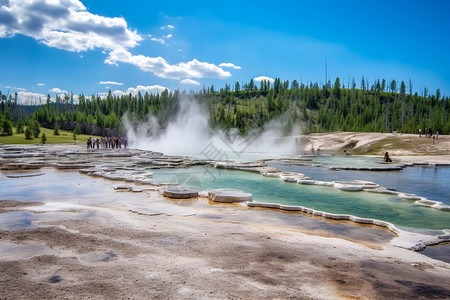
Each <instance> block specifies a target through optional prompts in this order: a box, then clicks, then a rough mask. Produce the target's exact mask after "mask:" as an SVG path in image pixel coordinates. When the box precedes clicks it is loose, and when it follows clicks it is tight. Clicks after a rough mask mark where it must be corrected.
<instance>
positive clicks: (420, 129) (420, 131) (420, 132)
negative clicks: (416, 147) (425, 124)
mask: <svg viewBox="0 0 450 300" xmlns="http://www.w3.org/2000/svg"><path fill="white" fill-rule="evenodd" d="M419 137H422V128H419Z"/></svg>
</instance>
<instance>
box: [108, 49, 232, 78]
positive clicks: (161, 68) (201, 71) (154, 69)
mask: <svg viewBox="0 0 450 300" xmlns="http://www.w3.org/2000/svg"><path fill="white" fill-rule="evenodd" d="M118 62H122V63H128V64H132V65H134V66H136V67H138V68H140V69H141V70H142V71H145V72H151V73H153V74H155V75H156V76H158V77H161V78H170V79H177V80H180V79H183V78H203V77H212V78H221V79H223V78H228V77H230V76H231V73H230V72H228V71H224V70H223V69H222V68H220V67H218V66H216V65H214V64H211V63H207V62H200V61H198V60H196V59H193V60H191V61H189V62H180V63H178V64H175V65H171V64H169V63H168V62H167V61H166V60H165V59H164V58H162V57H160V56H159V57H148V56H144V55H132V54H131V53H130V52H129V51H128V50H126V49H114V50H113V51H111V52H110V53H109V56H108V58H107V59H106V60H105V63H107V64H114V63H116V64H117V63H118Z"/></svg>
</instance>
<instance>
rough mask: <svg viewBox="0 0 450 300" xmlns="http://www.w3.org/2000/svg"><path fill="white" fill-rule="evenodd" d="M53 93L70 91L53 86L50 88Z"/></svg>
mask: <svg viewBox="0 0 450 300" xmlns="http://www.w3.org/2000/svg"><path fill="white" fill-rule="evenodd" d="M49 92H51V93H57V94H67V93H68V92H67V91H66V90H61V89H60V88H52V89H51V90H49Z"/></svg>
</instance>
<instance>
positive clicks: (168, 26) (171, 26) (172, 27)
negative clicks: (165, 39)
mask: <svg viewBox="0 0 450 300" xmlns="http://www.w3.org/2000/svg"><path fill="white" fill-rule="evenodd" d="M166 28H169V29H174V28H175V26H173V25H170V24H169V25H167V26H162V27H161V28H160V29H162V30H164V29H166Z"/></svg>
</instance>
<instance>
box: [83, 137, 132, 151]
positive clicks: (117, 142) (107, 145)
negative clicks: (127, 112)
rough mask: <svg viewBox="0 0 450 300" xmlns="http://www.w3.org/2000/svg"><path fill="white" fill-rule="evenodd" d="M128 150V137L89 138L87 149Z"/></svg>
mask: <svg viewBox="0 0 450 300" xmlns="http://www.w3.org/2000/svg"><path fill="white" fill-rule="evenodd" d="M122 147H124V148H126V147H127V138H126V137H102V138H100V139H99V138H88V139H87V148H88V149H94V148H97V149H100V148H102V149H114V148H117V149H119V148H122Z"/></svg>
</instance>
